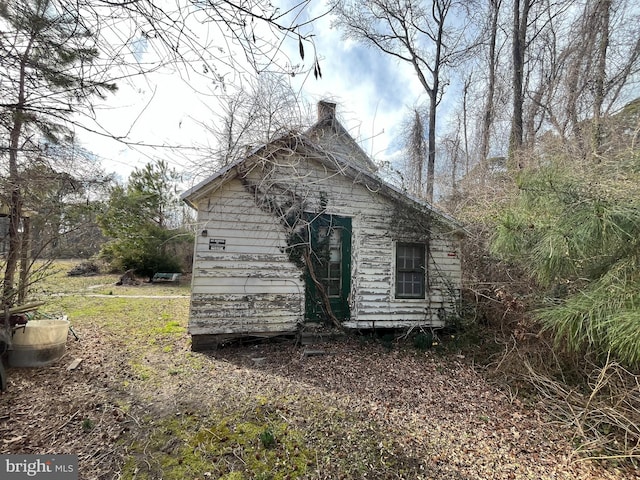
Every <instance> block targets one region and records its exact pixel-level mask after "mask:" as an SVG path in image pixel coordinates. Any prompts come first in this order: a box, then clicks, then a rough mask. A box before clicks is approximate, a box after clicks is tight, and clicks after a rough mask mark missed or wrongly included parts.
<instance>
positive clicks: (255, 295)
mask: <svg viewBox="0 0 640 480" xmlns="http://www.w3.org/2000/svg"><path fill="white" fill-rule="evenodd" d="M245 167H246V166H245ZM410 205H411V202H403V201H398V200H397V199H393V198H391V197H390V196H388V195H385V194H383V193H381V191H380V188H379V185H378V186H376V185H375V184H374V183H373V182H371V178H369V179H367V178H357V177H356V178H355V179H354V178H352V177H351V176H347V175H345V174H344V171H341V170H340V169H339V168H337V165H332V164H331V163H330V162H329V163H327V162H326V161H325V162H319V161H317V160H314V159H309V158H307V157H300V156H298V155H289V156H284V157H276V159H275V160H274V159H273V158H272V159H270V160H269V161H265V162H264V163H263V164H262V165H261V164H260V163H258V164H257V165H256V164H254V165H250V168H244V170H240V172H239V174H238V176H237V177H236V178H234V179H233V180H229V181H227V183H224V184H223V186H222V187H220V188H218V189H217V190H215V191H214V192H212V193H209V194H208V196H207V197H206V198H203V199H200V200H198V224H199V227H198V228H199V231H202V230H206V231H207V232H206V236H203V235H199V236H198V237H197V244H196V250H195V260H194V270H193V291H192V304H191V316H190V320H189V332H190V333H191V334H192V335H218V334H236V335H243V334H248V335H251V334H265V333H272V332H273V333H275V332H279V333H284V332H291V331H294V330H296V329H297V327H298V324H299V322H302V321H303V320H304V291H305V287H304V279H303V275H302V274H303V272H302V269H301V268H299V267H297V266H296V265H295V264H294V263H293V262H292V261H291V260H290V258H289V256H288V253H287V248H286V247H287V231H286V228H285V226H284V223H283V220H282V219H279V218H278V216H279V214H280V213H284V212H285V211H287V210H290V209H291V208H294V207H296V208H299V209H301V210H303V211H305V212H308V213H325V214H330V215H338V216H342V217H350V218H351V219H352V258H351V295H350V307H351V319H350V320H349V321H348V322H346V323H345V326H347V327H349V328H387V327H409V326H416V325H423V326H434V327H438V326H442V325H444V322H445V317H446V316H447V315H449V314H455V313H456V310H457V304H458V301H459V288H460V281H461V270H460V268H461V267H460V245H459V241H458V240H457V238H456V237H455V235H453V233H452V232H451V231H449V228H450V227H447V226H446V223H445V222H440V221H439V220H438V219H437V218H438V217H437V215H435V216H433V218H430V217H429V216H428V215H426V214H424V213H420V212H419V211H418V210H417V209H414V208H412V207H410ZM210 239H220V240H224V241H225V246H224V250H220V249H217V250H216V249H214V250H210V249H209V240H210ZM427 241H429V242H430V248H429V249H428V252H429V259H428V286H429V288H428V291H427V294H426V298H424V299H396V298H395V245H396V243H397V242H427ZM214 248H215V247H214ZM218 248H219V247H218Z"/></svg>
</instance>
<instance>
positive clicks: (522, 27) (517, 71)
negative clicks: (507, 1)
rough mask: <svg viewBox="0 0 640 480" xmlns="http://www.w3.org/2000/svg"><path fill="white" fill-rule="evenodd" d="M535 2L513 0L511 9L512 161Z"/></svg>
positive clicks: (519, 130) (518, 136) (517, 141)
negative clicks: (530, 14)
mask: <svg viewBox="0 0 640 480" xmlns="http://www.w3.org/2000/svg"><path fill="white" fill-rule="evenodd" d="M535 2H536V0H514V1H513V7H512V21H513V23H512V30H511V62H512V65H511V67H512V76H511V80H512V95H513V97H512V101H513V103H512V106H513V111H512V117H511V133H510V135H509V157H510V158H511V159H512V161H513V159H514V157H515V156H516V155H517V154H518V152H519V151H520V149H521V148H522V142H523V132H524V127H523V123H524V120H523V113H522V112H523V105H524V80H525V62H526V54H527V47H528V39H527V32H528V30H529V12H530V11H531V7H532V6H533V4H534V3H535Z"/></svg>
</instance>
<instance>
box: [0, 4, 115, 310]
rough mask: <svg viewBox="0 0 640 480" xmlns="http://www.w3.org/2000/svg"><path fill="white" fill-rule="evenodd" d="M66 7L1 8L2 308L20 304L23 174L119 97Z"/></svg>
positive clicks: (79, 21)
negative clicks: (98, 107) (78, 123)
mask: <svg viewBox="0 0 640 480" xmlns="http://www.w3.org/2000/svg"><path fill="white" fill-rule="evenodd" d="M74 5H77V4H73V3H72V4H70V3H69V2H65V1H62V0H12V1H6V0H0V58H1V59H2V60H1V61H0V98H1V99H2V100H1V102H2V103H0V139H1V141H0V146H1V148H2V156H1V157H0V159H1V161H2V175H3V176H4V181H3V182H2V189H1V191H0V195H1V197H0V201H1V202H2V204H3V205H4V206H5V209H6V210H7V211H8V221H9V233H8V240H9V241H8V244H9V247H8V252H7V256H6V263H5V266H4V280H3V287H2V299H1V302H2V307H3V308H4V309H5V311H6V309H8V308H9V307H11V306H12V305H13V304H14V303H15V301H16V298H17V294H18V291H19V289H20V288H19V286H17V285H16V273H17V271H18V268H19V266H18V263H19V259H20V256H21V255H23V254H24V252H22V245H23V241H22V239H21V232H22V230H23V225H22V223H23V217H24V211H23V205H24V191H23V190H24V189H23V172H24V171H25V169H26V168H28V164H29V161H30V159H32V158H34V157H35V156H40V157H46V151H47V148H48V146H49V145H51V144H54V143H63V142H71V141H73V133H72V130H71V129H70V128H69V122H70V121H71V120H72V119H73V115H74V114H75V113H77V112H78V110H79V108H81V107H82V106H84V105H86V104H87V101H88V100H89V99H90V98H91V97H93V96H96V95H98V96H104V95H105V94H106V93H107V92H110V91H114V90H115V85H113V84H112V83H109V82H108V81H106V80H105V79H104V76H105V72H104V69H101V68H98V66H97V65H96V63H97V61H98V60H99V55H98V50H97V48H96V45H95V40H94V36H93V32H92V30H91V28H89V25H87V24H85V23H84V21H83V17H82V12H80V11H79V10H74Z"/></svg>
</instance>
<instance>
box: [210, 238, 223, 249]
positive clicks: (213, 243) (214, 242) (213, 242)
mask: <svg viewBox="0 0 640 480" xmlns="http://www.w3.org/2000/svg"><path fill="white" fill-rule="evenodd" d="M226 246H227V241H226V240H225V239H224V238H210V239H209V250H218V251H220V250H224V249H225V248H226Z"/></svg>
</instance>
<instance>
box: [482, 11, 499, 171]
mask: <svg viewBox="0 0 640 480" xmlns="http://www.w3.org/2000/svg"><path fill="white" fill-rule="evenodd" d="M488 4H489V12H488V22H487V27H485V28H488V30H489V32H488V33H489V41H488V45H487V47H488V51H487V67H488V68H487V70H488V72H487V90H486V95H485V98H484V108H483V112H482V127H481V133H480V146H479V150H480V162H482V163H483V164H484V163H485V162H486V160H487V157H488V156H489V146H490V141H491V126H492V125H493V121H494V117H495V112H494V110H495V105H494V99H495V94H496V81H497V67H498V55H497V42H498V25H499V24H498V19H499V17H500V7H501V6H502V0H489V2H488Z"/></svg>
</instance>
